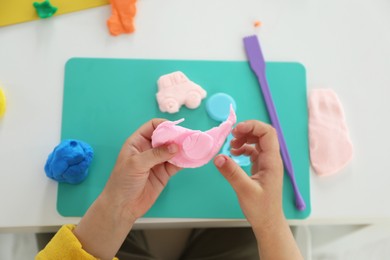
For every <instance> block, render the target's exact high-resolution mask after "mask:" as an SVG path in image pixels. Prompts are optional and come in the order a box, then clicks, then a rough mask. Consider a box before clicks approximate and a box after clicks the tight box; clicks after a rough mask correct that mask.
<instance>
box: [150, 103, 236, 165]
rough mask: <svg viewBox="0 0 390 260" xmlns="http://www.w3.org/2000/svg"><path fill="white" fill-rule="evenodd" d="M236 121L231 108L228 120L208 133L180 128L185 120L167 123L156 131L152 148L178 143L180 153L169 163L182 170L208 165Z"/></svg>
mask: <svg viewBox="0 0 390 260" xmlns="http://www.w3.org/2000/svg"><path fill="white" fill-rule="evenodd" d="M236 120H237V119H236V114H235V113H234V110H233V109H232V107H230V115H229V117H228V119H227V120H226V121H225V122H223V123H221V124H220V125H219V126H218V127H214V128H212V129H210V130H208V131H206V132H202V131H199V130H191V129H187V128H184V127H181V126H178V125H177V124H179V123H181V122H183V121H184V119H180V120H177V121H173V122H172V121H165V122H163V123H161V124H160V125H158V127H157V128H156V130H154V132H153V135H152V146H153V147H158V146H161V145H163V144H168V143H176V144H177V145H178V146H179V153H178V154H177V155H176V156H175V157H173V158H172V159H171V160H170V161H169V162H170V163H172V164H174V165H176V166H179V167H182V168H197V167H200V166H202V165H205V164H207V163H208V162H209V161H210V160H211V159H212V158H213V157H214V156H215V155H216V154H217V153H218V151H219V150H220V149H221V147H222V145H223V144H224V142H225V139H226V138H227V136H228V135H229V134H230V132H231V131H232V128H233V125H234V124H235V123H236Z"/></svg>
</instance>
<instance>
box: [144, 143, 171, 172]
mask: <svg viewBox="0 0 390 260" xmlns="http://www.w3.org/2000/svg"><path fill="white" fill-rule="evenodd" d="M178 151H179V147H178V146H177V144H168V145H162V146H159V147H155V148H152V149H149V150H146V151H144V152H142V153H140V154H139V156H140V157H141V160H140V161H142V167H143V168H145V170H149V169H150V168H152V167H154V166H156V165H157V164H160V163H164V162H166V161H168V160H169V159H171V158H172V157H174V156H175V154H176V153H177V152H178Z"/></svg>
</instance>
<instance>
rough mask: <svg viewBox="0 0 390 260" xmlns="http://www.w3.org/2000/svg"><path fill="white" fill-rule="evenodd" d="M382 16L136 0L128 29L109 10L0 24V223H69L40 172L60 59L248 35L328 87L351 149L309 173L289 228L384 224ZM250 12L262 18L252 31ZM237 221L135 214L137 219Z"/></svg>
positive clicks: (319, 6)
mask: <svg viewBox="0 0 390 260" xmlns="http://www.w3.org/2000/svg"><path fill="white" fill-rule="evenodd" d="M0 8H1V4H0ZM389 13H390V2H389V1H388V0H373V1H362V0H358V1H353V0H345V1H338V0H328V1H319V0H312V1H300V0H298V1H297V0H295V1H292V0H290V1H289V0H276V1H265V0H261V1H259V0H248V1H233V0H224V1H221V0H219V1H218V0H216V1H209V0H197V1H181V0H164V1H147V0H142V1H140V2H139V3H138V14H137V17H136V27H137V31H136V32H135V33H134V34H133V35H126V36H120V37H112V36H110V35H109V34H108V30H107V28H106V19H107V18H108V17H109V14H110V9H109V7H108V6H105V7H99V8H95V9H90V10H86V11H81V12H77V13H72V14H67V15H62V16H58V17H54V18H51V19H48V20H40V21H35V22H29V23H24V24H19V25H14V26H8V27H2V28H0V81H1V82H2V84H3V89H4V90H5V93H6V95H7V97H8V111H7V114H6V116H5V117H4V118H3V119H2V120H0V205H1V214H0V230H1V231H10V230H11V231H15V230H23V231H24V230H33V231H39V230H46V229H48V228H50V227H55V226H59V225H62V224H64V223H77V222H78V220H79V218H65V217H62V216H60V215H59V214H58V213H57V211H56V194H57V184H56V183H55V182H53V181H51V180H49V179H48V178H47V177H46V176H45V174H44V171H43V165H44V162H45V160H46V158H47V155H48V154H49V153H50V151H51V150H52V149H53V147H54V146H55V145H57V144H58V142H59V140H60V127H61V109H62V91H63V78H64V64H65V62H66V61H67V60H68V59H69V58H71V57H75V56H78V57H112V58H115V57H117V58H156V59H207V60H245V59H246V57H245V53H244V51H243V45H242V37H243V36H246V35H249V34H253V33H257V34H258V35H259V36H260V38H261V41H262V47H263V48H264V51H265V54H266V59H267V60H271V61H300V62H302V63H303V64H304V65H305V66H306V68H307V81H308V88H309V89H313V88H320V87H330V88H333V89H334V90H335V91H336V92H337V93H338V94H339V97H340V99H341V101H342V103H343V104H344V106H345V112H346V116H347V121H348V125H349V127H350V132H351V136H352V140H353V143H354V146H355V155H354V159H353V161H352V163H351V164H350V165H349V166H348V167H347V168H345V169H344V170H343V171H342V172H341V173H340V174H339V175H335V176H332V177H328V178H319V177H317V176H315V175H314V174H312V175H311V197H312V214H311V216H310V217H309V218H308V219H306V220H302V221H290V224H365V223H378V222H383V221H386V222H389V221H390V204H389V203H388V201H387V200H388V198H390V188H389V185H390V174H389V171H388V167H387V166H388V165H387V163H388V162H389V161H390V158H389V157H390V152H389V147H390V137H389V134H390V123H389V116H388V113H389V112H390V102H389V100H388V99H389V98H390V76H389V75H390V15H389ZM257 19H259V20H261V21H262V22H263V26H262V27H261V28H256V29H255V28H254V27H253V22H254V20H257ZM163 223H165V225H162V224H163ZM245 224H246V223H245V222H244V221H226V220H225V221H223V220H217V221H211V220H183V219H181V220H180V219H168V220H161V219H160V220H159V219H155V220H146V219H144V220H141V221H140V222H139V224H138V227H151V226H152V227H162V226H164V227H167V226H228V225H230V226H232V225H245Z"/></svg>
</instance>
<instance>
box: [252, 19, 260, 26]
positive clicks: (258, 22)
mask: <svg viewBox="0 0 390 260" xmlns="http://www.w3.org/2000/svg"><path fill="white" fill-rule="evenodd" d="M261 25H262V23H261V22H260V21H259V20H256V21H255V22H254V23H253V26H254V27H260V26H261Z"/></svg>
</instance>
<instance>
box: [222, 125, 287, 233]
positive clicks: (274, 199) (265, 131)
mask: <svg viewBox="0 0 390 260" xmlns="http://www.w3.org/2000/svg"><path fill="white" fill-rule="evenodd" d="M232 133H233V136H234V139H233V140H232V141H231V148H232V149H231V153H232V154H233V155H241V154H244V155H247V156H250V158H251V162H252V169H251V176H248V175H247V174H246V173H245V172H244V170H242V169H241V167H240V166H238V165H237V164H236V163H235V162H234V161H233V160H232V159H231V158H229V157H228V156H225V155H218V156H217V157H216V158H215V160H214V163H215V165H216V166H217V168H218V170H219V171H220V172H221V173H222V175H223V176H224V177H225V178H226V179H227V181H228V182H229V183H230V184H231V185H232V187H233V189H234V190H235V192H236V194H237V197H238V200H239V203H240V206H241V209H242V211H243V213H244V214H245V216H246V218H247V220H248V221H249V223H250V224H251V226H252V227H253V229H254V231H255V233H256V231H259V232H262V231H263V230H264V229H268V228H269V227H271V226H274V225H278V224H280V223H283V222H284V221H285V218H284V214H283V209H282V184H283V162H282V159H281V156H280V153H279V142H278V138H277V133H276V131H275V129H274V128H273V127H272V126H270V125H267V124H265V123H261V122H259V121H255V120H251V121H245V122H241V123H239V124H238V125H237V126H236V127H235V128H234V130H233V132H232Z"/></svg>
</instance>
